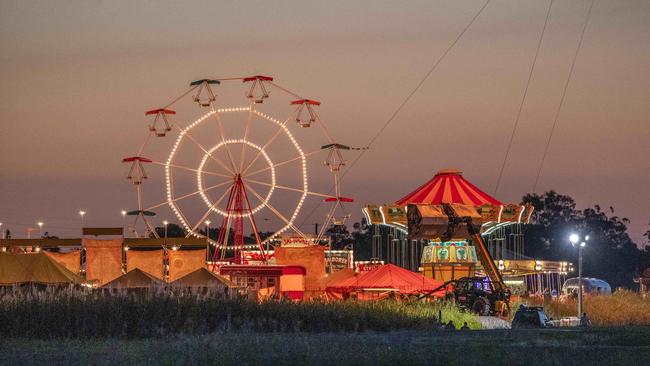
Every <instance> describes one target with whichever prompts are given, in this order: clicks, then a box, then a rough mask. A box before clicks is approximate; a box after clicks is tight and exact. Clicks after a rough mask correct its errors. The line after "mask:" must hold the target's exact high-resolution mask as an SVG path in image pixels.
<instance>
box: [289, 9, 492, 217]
mask: <svg viewBox="0 0 650 366" xmlns="http://www.w3.org/2000/svg"><path fill="white" fill-rule="evenodd" d="M490 1H491V0H487V1H486V2H485V4H483V6H482V7H481V8H480V9H479V10H478V12H477V13H476V14H475V15H474V17H472V19H471V20H470V21H469V23H467V25H466V26H465V28H463V30H462V31H461V32H460V33H459V34H458V36H456V38H455V39H454V41H453V42H452V43H451V44H450V45H449V46H448V47H447V49H446V50H445V52H443V54H442V55H441V56H440V57H439V58H438V59H437V60H436V61H435V62H434V63H433V65H432V66H431V67H430V68H429V70H428V71H427V73H426V74H425V75H424V77H423V78H422V79H421V80H420V82H418V83H417V85H416V86H415V88H413V90H412V91H411V92H410V93H409V94H408V95H407V96H406V98H404V100H403V101H402V103H400V105H399V106H398V107H397V109H396V110H395V111H394V112H393V114H391V116H390V117H389V118H388V120H386V122H385V123H384V124H383V126H382V127H381V128H380V129H379V131H378V132H377V133H376V134H375V135H374V136H373V137H372V138H371V139H370V141H369V142H368V144H367V145H366V147H365V149H364V150H362V151H361V153H360V154H359V155H357V157H356V158H355V159H354V160H353V161H352V164H350V166H348V168H347V169H346V170H345V171H344V172H343V173H342V174H341V177H340V178H339V182H340V181H341V180H342V179H343V178H344V177H345V176H346V175H347V173H348V172H349V171H350V170H351V169H352V168H353V167H354V166H355V165H356V163H357V162H358V161H359V160H360V159H361V158H362V157H363V155H364V154H365V153H366V151H368V149H370V146H371V145H372V144H373V143H374V142H375V141H376V140H377V138H378V137H379V136H380V135H381V134H382V133H383V132H384V130H385V129H386V128H387V127H388V125H390V123H391V122H393V120H394V119H395V117H397V115H398V114H399V112H400V111H401V110H402V109H403V108H404V106H406V104H407V103H408V102H409V101H410V100H411V98H412V97H413V95H415V93H416V92H417V91H418V90H419V89H420V87H421V86H422V85H423V84H424V82H425V81H426V80H427V79H428V78H429V76H430V75H431V74H432V73H433V71H434V70H435V69H436V68H437V67H438V65H440V63H441V62H442V60H444V59H445V57H446V56H447V55H448V54H449V52H450V51H451V50H452V49H453V48H454V46H455V45H456V44H457V43H458V41H459V40H460V39H461V38H462V36H463V35H464V34H465V33H466V32H467V30H468V29H469V28H470V27H471V26H472V24H474V21H475V20H476V19H477V18H478V17H479V16H480V15H481V13H483V10H484V9H485V8H486V7H487V6H488V4H489V3H490ZM334 188H335V186H332V188H330V190H329V191H328V192H327V194H331V193H332V191H333V190H334ZM321 204H322V202H319V203H318V205H317V206H316V207H314V209H313V210H312V211H311V212H310V213H309V215H307V216H306V218H305V219H304V220H303V222H302V223H301V224H300V227H302V226H303V225H304V224H305V222H307V220H309V218H310V217H311V215H313V214H314V212H316V210H317V209H318V208H319V207H320V205H321Z"/></svg>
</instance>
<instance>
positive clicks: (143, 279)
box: [101, 268, 165, 288]
mask: <svg viewBox="0 0 650 366" xmlns="http://www.w3.org/2000/svg"><path fill="white" fill-rule="evenodd" d="M164 285H165V282H163V281H161V280H159V279H157V278H156V277H154V276H152V275H150V274H149V273H147V272H145V271H143V270H141V269H140V268H135V269H133V270H131V271H129V272H127V273H126V274H123V275H121V276H120V277H118V278H116V279H114V280H113V281H111V282H108V283H106V284H105V285H103V286H102V287H101V288H149V287H154V286H164Z"/></svg>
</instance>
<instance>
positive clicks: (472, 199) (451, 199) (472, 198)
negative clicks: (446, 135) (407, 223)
mask: <svg viewBox="0 0 650 366" xmlns="http://www.w3.org/2000/svg"><path fill="white" fill-rule="evenodd" d="M462 174H463V173H462V172H461V171H459V170H454V169H445V170H441V171H439V172H437V173H436V175H435V176H434V177H433V178H432V179H431V180H429V181H428V182H426V183H424V184H423V185H422V186H420V187H419V188H418V189H416V190H415V191H413V192H411V193H409V194H407V195H406V196H404V197H402V198H401V199H399V200H397V202H396V204H398V205H400V206H403V205H407V204H409V203H418V204H432V205H439V204H442V203H460V204H464V205H483V204H486V203H488V204H493V205H500V204H501V202H499V201H498V200H496V199H495V198H493V197H491V196H489V195H488V194H487V193H485V192H483V191H481V190H480V189H478V188H477V187H476V186H475V185H473V184H472V183H470V182H469V181H467V180H466V179H465V178H463V175H462Z"/></svg>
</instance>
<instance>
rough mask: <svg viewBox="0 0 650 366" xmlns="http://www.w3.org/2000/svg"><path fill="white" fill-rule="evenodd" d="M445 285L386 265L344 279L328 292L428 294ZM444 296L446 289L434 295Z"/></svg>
mask: <svg viewBox="0 0 650 366" xmlns="http://www.w3.org/2000/svg"><path fill="white" fill-rule="evenodd" d="M442 285H443V282H442V281H437V280H434V279H432V278H427V277H424V276H423V275H421V274H419V273H415V272H411V271H409V270H407V269H404V268H401V267H398V266H395V265H392V264H385V265H383V266H379V267H377V268H375V269H373V270H370V271H368V272H366V273H363V274H360V275H358V276H353V277H352V276H351V277H343V278H340V279H339V280H338V281H336V280H335V281H331V282H330V283H328V284H327V290H328V292H341V293H342V292H355V291H373V290H375V291H376V290H381V291H397V292H399V293H402V294H421V293H426V292H429V291H432V290H435V289H436V288H438V287H440V286H442ZM433 295H434V296H444V289H441V290H440V291H439V292H437V293H435V294H433Z"/></svg>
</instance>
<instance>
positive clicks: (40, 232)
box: [37, 221, 43, 239]
mask: <svg viewBox="0 0 650 366" xmlns="http://www.w3.org/2000/svg"><path fill="white" fill-rule="evenodd" d="M37 225H38V233H39V236H40V237H41V239H42V238H43V221H39V222H37Z"/></svg>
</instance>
